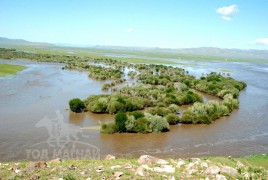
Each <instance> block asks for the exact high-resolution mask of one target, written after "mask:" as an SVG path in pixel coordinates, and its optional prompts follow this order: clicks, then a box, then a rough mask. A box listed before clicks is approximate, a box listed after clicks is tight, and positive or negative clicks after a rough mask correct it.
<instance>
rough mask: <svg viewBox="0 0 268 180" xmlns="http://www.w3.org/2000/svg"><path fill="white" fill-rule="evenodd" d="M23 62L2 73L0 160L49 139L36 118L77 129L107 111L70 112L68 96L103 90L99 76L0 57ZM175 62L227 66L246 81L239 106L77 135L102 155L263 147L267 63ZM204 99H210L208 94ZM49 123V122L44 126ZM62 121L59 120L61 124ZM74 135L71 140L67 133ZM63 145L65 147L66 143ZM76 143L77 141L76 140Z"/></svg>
mask: <svg viewBox="0 0 268 180" xmlns="http://www.w3.org/2000/svg"><path fill="white" fill-rule="evenodd" d="M7 62H8V63H13V64H22V65H25V66H27V69H25V70H23V71H21V72H19V73H17V75H16V76H8V77H5V78H0V99H1V101H0V149H1V151H0V160H1V161H10V160H29V157H27V155H26V152H25V151H26V149H29V148H30V147H32V146H33V145H34V144H37V143H40V142H45V141H46V140H48V138H49V135H50V133H49V131H48V129H47V128H46V127H44V126H41V127H37V124H38V122H40V120H42V119H44V118H45V117H47V119H50V120H51V119H55V118H56V115H57V114H56V111H58V112H60V114H62V116H63V122H61V124H62V125H64V124H68V131H67V133H70V135H71V134H72V133H73V131H75V130H77V129H80V128H83V127H89V126H90V127H92V126H93V127H96V126H99V124H100V122H108V121H111V120H112V119H113V116H112V115H107V114H103V115H99V114H93V113H91V112H86V113H82V114H75V113H71V112H69V110H68V101H69V100H70V99H72V98H74V97H78V98H81V99H84V98H86V97H87V96H88V95H90V94H100V93H104V92H102V91H101V86H102V84H103V83H104V82H100V81H96V80H93V79H89V78H88V76H87V73H86V72H79V71H69V70H62V69H61V67H62V66H63V65H62V64H56V63H38V62H32V61H25V60H16V61H6V60H1V61H0V63H7ZM195 64H196V65H195V66H193V67H186V66H180V67H182V68H185V69H187V70H189V72H190V73H191V74H193V75H196V76H200V75H201V74H202V73H209V72H211V71H218V72H219V71H222V70H223V69H224V70H228V72H229V73H230V74H231V76H232V77H234V78H236V79H238V80H241V81H245V82H246V83H247V84H248V86H247V88H246V89H245V90H243V91H242V92H241V94H240V97H239V99H240V109H239V110H235V111H233V112H232V114H231V115H230V116H229V117H223V118H221V119H219V120H217V121H215V122H214V123H213V124H211V125H175V126H172V127H171V131H170V132H167V133H151V134H114V135H107V134H100V133H99V130H96V129H94V128H93V129H91V130H80V132H81V134H79V135H77V138H78V140H77V141H83V142H85V143H88V144H91V145H93V146H96V147H97V148H99V149H100V153H101V156H104V155H106V154H114V155H116V156H134V157H137V156H139V155H141V154H151V155H156V156H160V157H198V156H212V155H232V156H242V155H249V154H256V153H267V152H268V113H267V110H268V93H267V89H268V80H267V79H268V65H267V64H258V63H231V62H203V61H202V62H198V61H196V62H195ZM206 98H208V99H213V97H209V96H206ZM49 123H51V122H50V121H47V124H49ZM62 127H63V126H62ZM72 140H75V139H72ZM65 148H66V149H68V148H71V147H69V146H66V147H65ZM78 148H79V146H78Z"/></svg>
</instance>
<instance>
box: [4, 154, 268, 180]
mask: <svg viewBox="0 0 268 180" xmlns="http://www.w3.org/2000/svg"><path fill="white" fill-rule="evenodd" d="M166 162H167V163H168V164H169V165H167V166H168V167H170V168H171V169H172V168H173V172H165V171H156V170H154V169H157V168H158V169H161V168H163V166H161V165H159V164H147V165H148V166H146V167H145V166H144V165H143V167H145V169H143V170H142V171H143V173H144V176H142V175H139V174H137V171H138V169H141V168H143V167H141V165H142V164H140V163H138V161H137V159H134V158H119V159H117V158H116V159H112V160H104V159H99V160H63V161H61V162H59V161H57V162H55V161H54V162H51V161H48V162H40V161H39V162H8V163H0V177H1V178H3V179H59V178H62V179H64V180H74V179H88V178H89V179H205V178H206V177H208V178H209V179H216V177H217V175H219V174H220V176H224V177H226V178H227V179H267V168H268V166H267V164H268V155H253V156H247V157H241V158H232V157H208V158H200V159H199V158H189V159H166ZM178 162H180V163H181V162H183V163H181V165H180V166H178ZM210 167H216V168H219V169H220V170H219V172H218V173H215V174H210V173H206V171H207V169H209V168H210ZM224 167H225V168H226V167H227V168H228V169H229V170H231V171H224V170H223V169H222V168H224ZM116 174H120V177H119V176H117V175H116ZM172 177H173V178H172Z"/></svg>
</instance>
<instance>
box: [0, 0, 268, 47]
mask: <svg viewBox="0 0 268 180" xmlns="http://www.w3.org/2000/svg"><path fill="white" fill-rule="evenodd" d="M267 19H268V1H267V0H236V1H235V0H233V1H231V0H0V37H8V38H15V39H26V40H29V41H37V42H50V43H67V44H76V45H115V46H143V47H165V48H191V47H220V48H240V49H268V20H267Z"/></svg>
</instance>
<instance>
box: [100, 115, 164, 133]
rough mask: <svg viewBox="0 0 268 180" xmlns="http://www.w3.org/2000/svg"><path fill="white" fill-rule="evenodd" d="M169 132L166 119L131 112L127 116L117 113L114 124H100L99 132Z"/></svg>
mask: <svg viewBox="0 0 268 180" xmlns="http://www.w3.org/2000/svg"><path fill="white" fill-rule="evenodd" d="M166 131H169V124H168V122H167V120H166V118H163V117H161V116H157V115H152V114H149V113H142V112H132V113H130V114H129V115H127V114H126V113H125V112H122V111H120V112H118V113H117V114H116V115H115V122H114V123H108V124H102V127H101V132H102V133H106V134H112V133H116V132H118V133H152V132H166Z"/></svg>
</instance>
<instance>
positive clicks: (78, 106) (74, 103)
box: [69, 98, 85, 113]
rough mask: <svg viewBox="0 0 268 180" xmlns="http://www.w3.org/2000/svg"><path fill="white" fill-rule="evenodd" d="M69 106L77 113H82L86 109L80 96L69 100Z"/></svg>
mask: <svg viewBox="0 0 268 180" xmlns="http://www.w3.org/2000/svg"><path fill="white" fill-rule="evenodd" d="M69 107H70V109H71V111H73V112H76V113H80V112H83V111H84V109H85V104H84V102H83V101H82V100H80V99H79V98H74V99H71V100H70V101H69Z"/></svg>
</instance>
